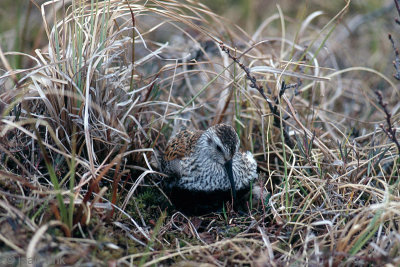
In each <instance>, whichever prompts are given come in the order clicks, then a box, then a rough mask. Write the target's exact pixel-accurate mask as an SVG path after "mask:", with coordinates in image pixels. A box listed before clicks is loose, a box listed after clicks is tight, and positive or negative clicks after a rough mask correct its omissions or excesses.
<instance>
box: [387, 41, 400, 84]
mask: <svg viewBox="0 0 400 267" xmlns="http://www.w3.org/2000/svg"><path fill="white" fill-rule="evenodd" d="M388 37H389V40H390V42H391V43H392V47H393V51H394V54H395V59H394V61H393V66H394V68H395V70H396V73H395V74H394V75H393V77H394V78H395V79H396V80H399V81H400V59H399V50H398V49H397V47H396V45H395V44H394V40H393V38H392V35H391V34H390V33H389V34H388Z"/></svg>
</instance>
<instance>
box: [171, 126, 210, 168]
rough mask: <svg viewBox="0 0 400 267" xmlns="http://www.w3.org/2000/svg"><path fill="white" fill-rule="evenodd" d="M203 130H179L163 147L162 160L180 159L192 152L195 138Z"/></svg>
mask: <svg viewBox="0 0 400 267" xmlns="http://www.w3.org/2000/svg"><path fill="white" fill-rule="evenodd" d="M203 132H204V131H194V132H192V131H189V130H183V131H180V132H179V133H178V134H177V135H176V136H174V137H173V138H171V139H170V140H169V141H168V144H167V147H166V148H165V152H164V156H163V160H165V161H171V160H174V159H182V158H184V157H185V156H188V155H189V154H190V153H192V152H193V150H194V148H195V145H196V143H197V140H198V139H199V138H200V136H201V134H202V133H203Z"/></svg>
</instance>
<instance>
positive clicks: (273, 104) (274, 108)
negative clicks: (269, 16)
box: [220, 42, 298, 148]
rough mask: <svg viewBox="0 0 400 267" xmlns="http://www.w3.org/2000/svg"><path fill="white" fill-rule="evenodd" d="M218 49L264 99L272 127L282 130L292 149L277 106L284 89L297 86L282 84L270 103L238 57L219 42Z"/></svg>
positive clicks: (292, 145) (284, 123)
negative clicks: (244, 75) (271, 119)
mask: <svg viewBox="0 0 400 267" xmlns="http://www.w3.org/2000/svg"><path fill="white" fill-rule="evenodd" d="M220 47H221V49H222V51H224V52H225V53H226V54H227V55H228V56H229V58H231V59H232V60H233V61H234V62H235V63H236V64H238V65H239V67H240V68H241V69H242V70H243V71H244V72H245V73H246V78H247V79H248V80H249V81H250V87H251V88H255V89H256V90H257V91H258V92H259V93H260V94H261V96H262V97H263V98H264V99H265V101H267V103H268V106H269V109H270V110H271V112H272V114H273V115H274V126H275V127H277V128H279V129H281V128H282V131H283V136H284V139H285V143H286V144H287V145H288V146H289V147H291V148H293V147H294V143H293V142H292V140H291V138H290V135H289V131H288V126H287V125H286V122H285V120H286V119H287V118H282V123H281V119H280V114H279V112H278V105H279V103H280V99H281V97H282V95H283V94H284V93H285V91H286V89H288V88H292V87H298V85H296V86H294V85H289V86H286V85H285V82H282V86H281V90H280V91H279V96H278V97H276V98H275V101H272V100H271V99H269V98H268V97H267V96H266V94H265V91H264V87H263V86H262V85H260V84H258V83H257V78H256V77H255V76H253V75H251V73H250V70H249V68H248V67H246V66H245V65H244V64H243V63H241V62H240V61H239V58H238V57H236V56H234V55H232V54H231V52H230V50H229V49H228V48H227V47H226V46H225V45H224V44H223V43H222V42H220Z"/></svg>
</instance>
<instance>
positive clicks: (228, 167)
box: [225, 159, 236, 199]
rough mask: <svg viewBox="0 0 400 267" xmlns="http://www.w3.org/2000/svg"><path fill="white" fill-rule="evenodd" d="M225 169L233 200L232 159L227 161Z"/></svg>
mask: <svg viewBox="0 0 400 267" xmlns="http://www.w3.org/2000/svg"><path fill="white" fill-rule="evenodd" d="M225 169H226V172H227V173H228V178H229V182H230V183H231V190H232V196H233V199H236V187H235V181H234V180H233V171H232V159H230V160H228V161H227V162H226V163H225Z"/></svg>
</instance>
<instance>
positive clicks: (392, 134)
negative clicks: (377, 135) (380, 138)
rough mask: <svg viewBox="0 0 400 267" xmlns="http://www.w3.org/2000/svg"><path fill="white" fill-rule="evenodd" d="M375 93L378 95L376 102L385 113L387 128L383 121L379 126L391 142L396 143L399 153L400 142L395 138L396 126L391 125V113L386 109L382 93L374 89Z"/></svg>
mask: <svg viewBox="0 0 400 267" xmlns="http://www.w3.org/2000/svg"><path fill="white" fill-rule="evenodd" d="M375 94H376V95H377V97H378V103H379V105H380V106H381V107H382V108H383V111H384V112H385V114H386V124H387V128H385V127H384V126H383V123H381V124H380V125H379V126H380V127H381V128H382V130H383V131H384V132H385V134H386V135H387V136H388V137H389V139H390V140H392V142H393V143H395V144H396V146H397V151H398V153H399V155H400V143H399V141H398V140H397V138H396V128H394V127H393V125H392V121H391V118H392V114H391V113H390V112H389V110H388V109H387V105H388V104H387V103H386V102H383V97H382V93H381V92H379V91H375Z"/></svg>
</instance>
